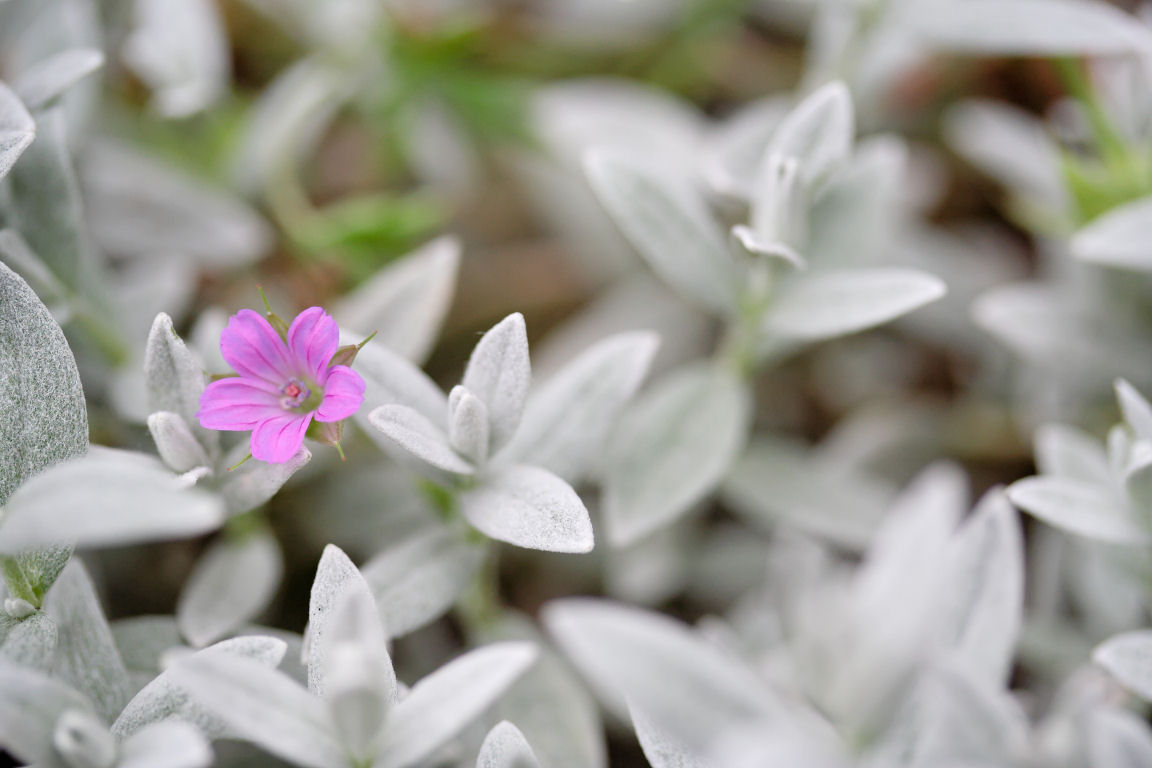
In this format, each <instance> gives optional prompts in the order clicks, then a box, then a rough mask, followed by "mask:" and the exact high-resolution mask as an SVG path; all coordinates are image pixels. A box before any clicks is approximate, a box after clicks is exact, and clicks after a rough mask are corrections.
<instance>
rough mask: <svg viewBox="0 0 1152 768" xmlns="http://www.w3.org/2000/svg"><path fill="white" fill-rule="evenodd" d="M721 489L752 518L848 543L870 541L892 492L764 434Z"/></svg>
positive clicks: (882, 484)
mask: <svg viewBox="0 0 1152 768" xmlns="http://www.w3.org/2000/svg"><path fill="white" fill-rule="evenodd" d="M723 493H724V498H725V499H727V500H728V501H729V502H730V503H731V504H732V505H733V507H734V509H735V510H736V511H737V512H740V513H741V514H744V515H746V516H748V517H749V518H750V519H751V520H752V521H754V522H758V523H760V524H765V523H766V524H767V525H769V526H771V525H773V524H776V523H783V524H785V525H790V526H794V527H796V528H798V529H799V530H802V531H805V532H807V533H812V534H815V535H817V536H823V537H826V538H828V539H830V540H831V541H833V542H835V543H837V544H841V545H844V546H849V547H863V546H865V545H866V544H867V543H868V542H869V540H871V538H872V534H873V533H875V531H876V528H877V526H878V525H879V524H880V520H881V518H882V517H883V516H884V514H885V513H886V512H887V511H888V507H889V505H890V504H891V502H892V498H893V495H894V494H893V489H892V488H891V487H890V486H889V485H888V484H887V483H885V482H884V481H882V480H880V479H879V478H876V477H871V476H869V475H867V474H865V473H864V472H861V471H858V470H855V469H852V468H849V467H844V466H840V465H839V464H837V463H834V462H831V461H827V460H822V459H821V457H820V456H818V455H816V453H815V452H814V451H813V450H810V449H809V450H805V449H803V448H801V447H800V446H798V445H796V444H794V443H791V442H789V441H786V440H783V439H780V438H775V437H770V436H766V435H761V436H758V437H757V438H755V440H754V441H753V442H752V443H751V444H750V445H749V446H748V448H747V450H745V451H744V454H743V455H742V456H741V457H740V458H739V459H738V460H737V461H736V463H735V464H734V465H733V467H732V471H731V473H730V474H729V475H728V478H727V479H726V480H725V481H724V485H723Z"/></svg>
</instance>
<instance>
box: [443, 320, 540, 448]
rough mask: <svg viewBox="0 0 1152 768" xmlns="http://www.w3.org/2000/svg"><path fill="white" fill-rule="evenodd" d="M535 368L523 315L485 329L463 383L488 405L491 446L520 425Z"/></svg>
mask: <svg viewBox="0 0 1152 768" xmlns="http://www.w3.org/2000/svg"><path fill="white" fill-rule="evenodd" d="M531 383H532V368H531V365H530V363H529V361H528V332H527V329H526V328H525V326H524V316H523V315H521V314H520V313H519V312H514V313H513V314H511V315H508V317H506V318H504V319H503V320H501V321H500V322H499V323H497V324H496V325H494V326H493V327H492V329H491V330H489V331H488V332H487V333H485V334H484V335H483V336H482V337H481V338H480V341H479V342H477V344H476V348H475V349H473V350H472V356H471V357H470V358H468V367H467V368H466V369H465V371H464V379H463V380H462V381H461V384H463V385H464V387H465V388H466V389H467V390H468V391H470V392H472V393H473V394H474V395H476V396H477V397H478V398H480V400H481V401H483V403H484V405H485V406H486V407H487V408H488V420H489V436H490V437H489V442H490V450H491V451H496V450H499V449H500V448H501V447H502V446H503V445H504V444H505V443H507V442H508V440H509V439H510V438H511V437H512V435H513V434H515V432H516V428H517V427H518V426H520V417H521V415H522V414H523V412H524V403H525V401H526V400H527V398H528V387H529V385H530V384H531Z"/></svg>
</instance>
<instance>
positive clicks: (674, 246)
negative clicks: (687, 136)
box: [585, 151, 740, 315]
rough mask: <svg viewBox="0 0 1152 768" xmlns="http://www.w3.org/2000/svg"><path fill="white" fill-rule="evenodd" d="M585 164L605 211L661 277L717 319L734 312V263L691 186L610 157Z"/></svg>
mask: <svg viewBox="0 0 1152 768" xmlns="http://www.w3.org/2000/svg"><path fill="white" fill-rule="evenodd" d="M585 165H586V169H587V172H588V179H589V181H591V183H592V188H593V189H594V190H595V191H596V193H597V195H599V197H600V201H601V202H602V203H603V204H604V206H605V208H606V209H607V210H608V213H609V214H611V215H612V217H613V219H614V220H615V221H616V224H617V226H619V227H620V228H621V230H623V232H624V234H625V235H627V237H628V239H629V240H631V242H632V245H633V246H634V247H635V248H636V250H638V251H639V252H640V254H641V255H642V256H643V257H644V258H645V259H646V260H647V261H648V263H649V264H650V265H651V267H652V269H653V270H654V271H655V272H656V273H657V274H658V275H660V277H661V278H663V279H664V280H666V281H667V282H668V284H669V285H671V286H672V287H673V288H675V289H676V290H677V291H680V292H681V293H682V294H683V295H684V296H685V297H686V298H688V299H691V300H693V301H697V302H700V303H701V304H703V305H704V306H705V307H708V308H709V309H712V310H713V311H716V312H719V313H720V314H722V315H728V314H730V313H732V312H733V311H734V310H735V308H736V303H737V295H738V292H739V286H740V273H739V270H738V268H737V265H736V261H735V259H733V257H732V254H731V252H730V250H729V248H728V244H727V241H726V239H725V237H724V234H723V232H722V231H721V230H720V227H719V225H718V224H717V223H716V222H715V221H714V220H713V219H712V216H711V213H709V211H708V209H707V207H706V205H705V203H704V201H703V200H702V199H701V198H700V197H699V196H698V195H697V193H696V192H695V190H694V189H692V187H691V186H690V185H688V184H687V183H685V182H684V181H683V180H679V179H677V178H676V177H674V176H673V177H666V176H663V175H661V174H660V173H658V172H656V171H654V170H652V169H650V168H646V167H644V165H642V164H640V163H636V162H634V161H631V160H626V159H624V158H623V157H620V156H619V155H617V154H614V153H608V152H596V151H594V152H593V153H592V154H590V155H588V157H587V160H586V163H585Z"/></svg>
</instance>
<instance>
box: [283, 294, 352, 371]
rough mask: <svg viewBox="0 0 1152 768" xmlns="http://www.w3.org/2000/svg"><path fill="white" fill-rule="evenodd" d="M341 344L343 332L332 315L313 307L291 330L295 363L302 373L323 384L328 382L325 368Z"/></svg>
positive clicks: (291, 346) (307, 310)
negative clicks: (325, 380)
mask: <svg viewBox="0 0 1152 768" xmlns="http://www.w3.org/2000/svg"><path fill="white" fill-rule="evenodd" d="M339 345H340V329H339V328H338V327H337V325H336V321H335V320H333V319H332V316H331V315H329V314H328V313H326V312H325V311H324V310H323V309H321V308H320V307H309V308H308V309H306V310H304V311H303V312H301V313H300V314H298V315H296V319H295V320H293V321H292V325H291V327H289V328H288V348H289V349H290V350H291V351H292V360H293V362H294V363H295V364H296V367H297V368H298V369H300V370H301V372H302V373H307V374H308V375H309V376H311V377H312V378H313V379H314V380H315V381H317V382H319V383H320V384H323V383H324V377H325V369H327V367H328V363H329V362H330V361H331V360H332V355H334V354H336V348H337V347H338V346H339Z"/></svg>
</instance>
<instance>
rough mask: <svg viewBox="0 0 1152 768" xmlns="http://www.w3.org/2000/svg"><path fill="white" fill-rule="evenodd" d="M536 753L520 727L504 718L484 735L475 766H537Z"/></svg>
mask: <svg viewBox="0 0 1152 768" xmlns="http://www.w3.org/2000/svg"><path fill="white" fill-rule="evenodd" d="M539 765H540V763H538V762H537V761H536V755H535V754H533V752H532V747H531V746H530V745H529V744H528V740H527V739H525V738H524V734H522V733H521V732H520V729H519V728H517V727H516V726H514V725H512V723H510V722H508V721H507V720H504V721H502V722H500V723H499V724H497V725H496V727H495V728H493V729H492V730H491V731H489V732H488V735H487V736H486V737H484V743H483V744H482V745H481V746H480V755H479V757H477V758H476V768H539Z"/></svg>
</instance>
